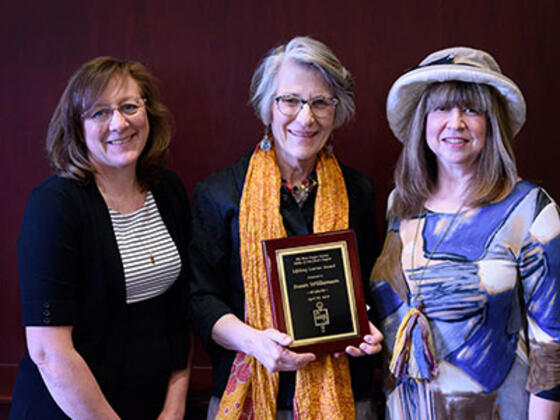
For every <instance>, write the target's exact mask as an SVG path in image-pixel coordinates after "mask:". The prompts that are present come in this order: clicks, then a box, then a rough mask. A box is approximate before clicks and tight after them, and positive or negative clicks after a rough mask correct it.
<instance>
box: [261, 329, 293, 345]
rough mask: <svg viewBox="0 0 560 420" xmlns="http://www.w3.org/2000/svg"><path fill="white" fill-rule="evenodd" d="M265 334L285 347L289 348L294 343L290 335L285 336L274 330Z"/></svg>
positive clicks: (267, 330) (266, 331) (269, 330)
mask: <svg viewBox="0 0 560 420" xmlns="http://www.w3.org/2000/svg"><path fill="white" fill-rule="evenodd" d="M263 334H264V335H265V336H266V337H268V338H269V339H271V340H272V341H275V342H276V343H278V344H280V345H281V346H283V347H288V346H289V345H290V344H292V342H293V340H292V337H290V336H289V335H288V334H284V333H283V332H280V331H278V330H275V329H274V328H269V329H266V330H264V331H263Z"/></svg>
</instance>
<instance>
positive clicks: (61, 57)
mask: <svg viewBox="0 0 560 420" xmlns="http://www.w3.org/2000/svg"><path fill="white" fill-rule="evenodd" d="M0 4H1V5H0V21H1V24H0V39H1V40H2V42H1V44H0V60H1V61H0V62H1V63H2V65H0V118H1V122H2V124H1V128H2V131H1V134H0V136H1V143H0V144H1V145H2V147H3V153H4V154H3V157H2V158H1V164H0V179H1V180H2V181H3V182H2V183H3V187H2V188H0V203H1V205H0V232H2V233H3V235H4V240H2V241H1V243H0V290H1V294H0V320H1V321H0V401H1V399H2V398H3V395H5V394H7V393H8V394H9V391H10V386H11V375H12V374H13V372H14V371H15V370H14V367H15V366H16V364H17V362H18V360H19V358H20V357H21V355H22V352H23V349H24V337H23V329H22V328H21V326H20V324H21V316H20V312H19V295H18V280H17V272H16V241H17V235H18V230H19V226H20V223H21V218H22V213H23V209H24V204H25V201H26V198H27V196H28V194H29V193H30V191H31V189H32V188H33V187H34V186H35V185H36V184H37V183H38V182H39V181H40V180H41V179H43V178H45V177H46V176H47V175H49V169H48V165H47V162H46V159H45V153H44V136H45V132H46V127H47V124H48V121H49V118H50V115H51V112H52V111H53V109H54V107H55V105H56V102H57V100H58V97H59V95H60V94H61V92H62V90H63V88H64V85H65V83H66V81H67V79H68V77H69V76H70V74H71V73H72V72H73V71H74V70H75V69H76V68H77V67H78V66H79V65H80V64H81V63H82V62H84V61H86V60H89V59H90V58H92V57H95V56H98V55H114V56H119V57H127V58H131V59H135V60H140V61H142V62H144V63H146V64H147V66H148V67H149V68H150V69H151V70H152V71H153V72H154V73H155V74H156V75H157V76H158V77H159V79H160V80H161V87H162V91H163V95H164V99H165V101H166V103H167V104H168V105H169V106H170V108H171V110H172V112H173V114H174V116H175V119H176V136H175V139H174V142H173V147H172V158H171V162H170V166H171V167H172V168H173V169H175V170H176V171H177V172H178V173H179V174H180V176H181V177H182V179H183V181H184V182H185V185H186V186H187V187H188V189H189V191H192V187H193V186H194V184H195V183H196V182H197V181H199V180H201V179H202V178H204V177H205V176H206V175H208V174H210V173H211V172H213V171H215V170H217V169H220V168H223V167H225V166H227V165H229V164H231V163H232V162H233V161H234V159H236V158H237V157H238V156H239V155H241V154H242V153H244V152H245V151H247V150H249V149H250V148H251V147H253V145H254V144H255V143H256V142H257V141H258V140H259V137H260V136H261V133H262V127H261V125H260V123H259V122H258V121H257V119H256V118H255V117H254V115H253V113H252V110H251V109H250V107H249V106H248V105H247V91H248V87H249V80H250V77H251V74H252V71H253V70H254V68H255V66H256V65H257V63H258V61H259V60H260V58H262V56H263V55H264V54H265V52H266V51H267V50H268V49H270V48H271V47H273V46H275V45H276V44H278V43H280V42H283V41H285V40H288V39H290V38H291V37H292V36H295V35H300V34H309V35H312V36H315V37H317V38H318V39H320V40H322V41H324V42H325V43H326V44H328V45H329V46H330V47H332V48H333V49H334V51H335V52H336V53H337V54H338V55H339V57H340V59H341V60H342V62H343V63H344V64H345V65H346V66H347V67H348V68H349V69H350V70H351V71H352V72H353V73H354V75H355V77H356V83H357V98H356V102H357V110H358V111H357V115H356V119H355V121H354V122H352V123H351V124H350V125H349V126H348V127H346V128H343V129H339V130H338V131H337V132H336V133H335V136H336V137H335V147H336V151H337V155H338V156H339V158H341V160H343V161H344V162H345V163H346V164H349V165H351V166H354V167H356V168H358V169H360V170H362V171H364V172H366V173H368V174H369V175H371V176H372V177H373V179H374V181H375V183H376V186H377V190H378V197H379V198H378V204H377V205H378V208H377V210H378V220H377V227H378V229H379V230H380V233H381V234H382V232H381V231H382V229H383V209H384V201H385V198H386V196H387V193H388V191H389V190H390V188H391V172H392V168H393V165H394V162H395V159H396V157H397V155H398V153H399V144H398V143H397V141H396V140H394V138H393V137H392V135H391V133H390V131H389V128H388V126H387V123H386V120H385V108H384V105H385V98H386V95H387V92H388V90H389V88H390V86H391V83H392V82H393V81H394V80H395V78H396V77H397V76H398V75H399V74H400V73H401V72H402V71H403V69H406V68H407V67H410V66H412V65H414V64H416V63H417V62H418V61H419V60H420V59H421V58H422V57H424V56H425V55H426V54H427V53H428V52H430V51H432V50H435V49H439V48H442V47H445V46H450V45H458V44H463V45H468V46H475V47H480V48H484V49H487V50H488V51H490V52H492V53H493V54H494V55H495V57H496V58H497V60H498V62H499V63H500V65H501V66H502V69H503V70H504V72H505V73H506V74H507V75H509V76H510V77H511V78H513V79H514V80H515V81H516V82H517V83H518V84H519V86H520V87H521V89H522V90H523V92H524V94H525V96H526V99H527V102H528V109H529V113H528V121H527V124H526V125H525V127H524V128H523V130H522V131H521V133H520V135H519V137H518V144H517V146H516V151H517V157H518V163H519V168H520V172H521V174H522V175H523V176H524V177H525V178H527V179H529V180H532V181H536V182H538V183H539V184H542V185H543V186H545V187H546V188H547V189H548V191H549V192H550V193H551V194H552V196H553V197H556V198H560V179H559V178H558V177H557V175H556V169H557V166H556V165H557V159H558V157H559V156H560V155H559V150H560V145H559V140H558V139H557V138H556V136H557V133H556V131H555V130H553V128H554V124H553V122H554V121H556V118H558V117H557V115H556V106H557V98H558V95H559V94H560V89H559V84H558V79H557V76H556V74H558V71H559V69H560V55H559V54H558V40H559V39H560V25H559V24H558V23H557V17H558V16H559V15H560V3H558V2H557V1H555V0H535V1H529V0H507V1H506V0H492V1H488V0H473V1H469V2H466V1H464V2H452V1H443V0H422V1H413V0H394V1H384V2H381V1H374V0H357V1H352V0H349V1H330V0H281V1H279V0H269V1H257V0H255V1H244V0H236V1H228V0H221V1H219V0H167V1H164V0H160V1H147V0H144V1H141V0H134V1H133V0H128V1H119V0H112V1H106V0H97V1H88V2H81V1H77V0H69V1H56V0H51V1H46V2H40V1H35V2H34V1H27V0H24V1H12V2H8V1H2V2H1V3H0ZM551 136H552V137H551ZM0 414H1V413H0Z"/></svg>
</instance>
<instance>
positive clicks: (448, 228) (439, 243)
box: [410, 203, 464, 311]
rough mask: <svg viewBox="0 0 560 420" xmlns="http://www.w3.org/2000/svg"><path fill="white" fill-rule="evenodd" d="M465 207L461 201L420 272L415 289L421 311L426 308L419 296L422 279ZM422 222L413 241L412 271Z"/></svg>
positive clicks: (417, 227) (418, 224)
mask: <svg viewBox="0 0 560 420" xmlns="http://www.w3.org/2000/svg"><path fill="white" fill-rule="evenodd" d="M463 207H464V203H461V205H460V206H459V208H458V209H457V211H456V212H455V213H454V214H453V217H451V220H450V221H449V223H448V224H447V226H446V227H445V230H444V231H443V232H442V234H441V235H440V236H439V239H438V241H437V243H436V245H435V246H434V248H433V249H432V251H431V252H430V254H429V255H428V259H427V261H426V264H425V265H424V267H423V268H422V271H421V272H420V279H419V280H418V282H417V285H416V291H415V298H416V299H415V300H416V301H418V309H419V310H420V311H421V310H422V309H423V308H424V303H423V302H422V301H421V300H420V299H419V297H420V287H421V286H422V281H423V280H424V274H425V273H426V270H427V269H428V265H430V262H431V261H432V257H433V256H434V254H435V253H436V251H437V250H438V248H439V246H440V245H441V243H442V242H443V239H444V238H445V237H446V236H447V233H448V232H449V231H450V230H451V226H453V224H454V223H455V220H456V219H457V216H459V213H461V210H463ZM424 220H426V217H424ZM420 224H421V221H420V220H418V223H417V224H416V233H415V234H414V242H413V243H412V254H411V256H410V268H411V270H412V271H414V269H415V268H414V267H415V263H414V254H416V243H417V242H418V236H419V235H420Z"/></svg>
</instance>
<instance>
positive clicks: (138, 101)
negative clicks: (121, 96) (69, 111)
mask: <svg viewBox="0 0 560 420" xmlns="http://www.w3.org/2000/svg"><path fill="white" fill-rule="evenodd" d="M145 105H146V99H144V98H135V99H129V100H127V101H126V102H123V103H122V104H120V105H118V106H111V107H110V106H102V107H94V108H92V109H91V110H90V111H86V112H84V113H83V114H82V119H84V120H91V121H93V122H95V123H97V124H107V123H108V122H109V121H111V118H113V112H115V111H119V113H120V114H121V115H122V116H123V117H124V118H132V117H134V116H136V115H137V114H138V112H140V110H141V109H142V108H143V107H144V106H145Z"/></svg>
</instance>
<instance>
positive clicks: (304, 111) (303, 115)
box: [297, 103, 315, 125]
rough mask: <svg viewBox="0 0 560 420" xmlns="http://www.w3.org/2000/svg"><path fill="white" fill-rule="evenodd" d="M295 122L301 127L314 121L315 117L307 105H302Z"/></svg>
mask: <svg viewBox="0 0 560 420" xmlns="http://www.w3.org/2000/svg"><path fill="white" fill-rule="evenodd" d="M297 120H298V121H299V122H300V123H301V124H303V125H310V124H312V123H313V121H315V115H313V111H311V106H310V105H309V103H304V104H303V106H302V107H301V109H300V110H299V112H298V115H297Z"/></svg>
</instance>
